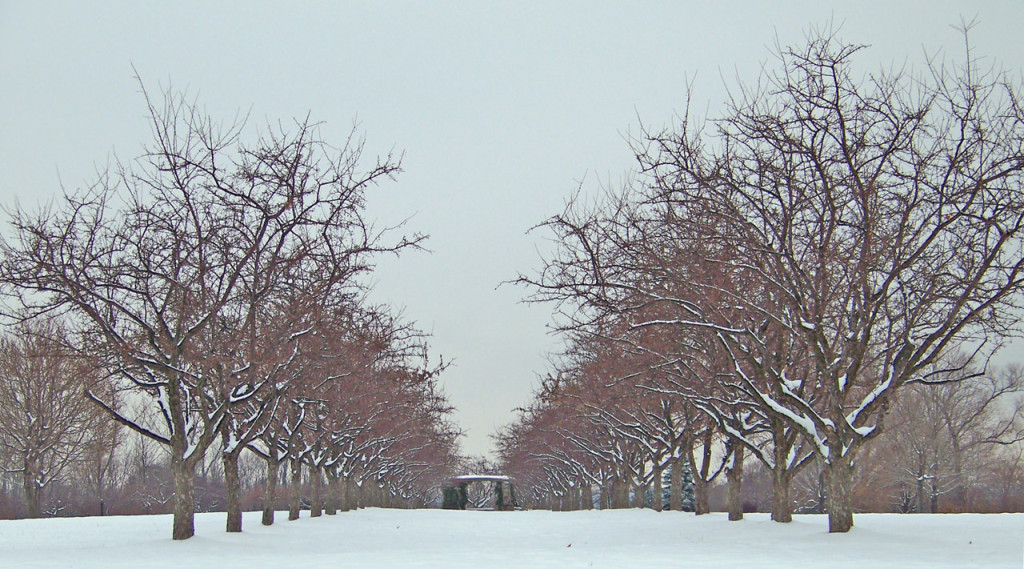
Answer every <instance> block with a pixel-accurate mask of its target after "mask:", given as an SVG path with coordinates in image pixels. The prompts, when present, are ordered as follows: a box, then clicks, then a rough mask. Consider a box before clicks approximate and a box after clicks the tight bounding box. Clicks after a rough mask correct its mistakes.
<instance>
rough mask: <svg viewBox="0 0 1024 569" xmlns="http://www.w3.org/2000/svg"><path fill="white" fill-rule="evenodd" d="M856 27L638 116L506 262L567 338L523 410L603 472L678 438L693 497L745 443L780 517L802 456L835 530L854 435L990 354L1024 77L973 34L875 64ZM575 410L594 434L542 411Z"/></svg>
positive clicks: (1005, 273) (1018, 280)
mask: <svg viewBox="0 0 1024 569" xmlns="http://www.w3.org/2000/svg"><path fill="white" fill-rule="evenodd" d="M965 36H966V31H965ZM861 50H862V47H861V46H856V45H850V44H846V43H843V42H841V41H839V40H837V39H836V38H835V37H834V35H833V34H831V33H824V34H817V35H812V36H811V37H810V38H809V40H808V42H807V44H806V45H802V46H798V47H792V48H780V49H778V50H777V54H776V55H777V59H778V67H777V68H776V70H775V71H766V72H765V73H764V74H763V75H762V76H761V77H760V78H759V79H758V81H757V82H756V83H754V84H741V85H739V86H738V87H736V88H735V89H734V90H733V92H732V94H731V97H730V99H729V102H728V105H727V107H726V109H725V112H724V113H723V114H722V115H721V117H720V118H717V119H713V120H708V121H705V122H702V121H700V120H697V119H695V118H694V117H692V116H690V115H689V113H687V114H685V115H684V116H683V117H682V118H681V119H680V121H679V124H676V125H674V126H673V127H671V128H667V129H665V130H661V131H655V130H651V129H647V128H644V129H643V135H642V137H641V138H640V139H638V140H636V141H635V142H634V151H635V154H636V158H637V161H638V164H639V173H638V175H637V176H636V178H635V179H634V180H632V181H631V182H630V183H629V184H627V185H626V187H625V188H624V189H623V190H621V191H609V192H608V193H607V196H606V197H605V199H603V200H600V201H597V202H595V203H584V202H583V201H582V199H579V198H578V199H575V200H572V201H571V202H570V203H569V205H568V206H567V207H566V209H565V211H564V212H563V213H562V214H559V215H557V216H555V217H553V218H551V219H550V220H548V221H547V222H545V223H544V224H542V226H543V227H545V228H547V229H549V230H550V231H551V232H552V233H553V235H554V239H555V241H556V243H557V249H556V251H555V253H554V254H553V255H552V256H550V257H549V258H547V259H545V264H544V268H543V270H542V271H541V272H540V273H539V274H538V275H536V276H523V277H522V278H521V279H520V282H522V283H525V284H526V285H528V286H530V287H531V288H532V290H533V297H532V298H533V299H534V300H536V301H544V302H551V303H554V304H555V305H556V307H557V311H556V312H557V314H558V316H559V318H560V320H559V326H560V329H561V330H563V331H564V332H565V333H566V334H567V335H568V338H569V342H568V343H569V345H570V346H571V349H570V352H575V353H576V354H573V357H572V358H570V362H571V363H570V365H568V366H566V367H567V369H565V370H562V371H561V372H560V373H559V374H558V375H557V376H556V377H555V378H554V379H553V380H552V383H554V384H555V386H556V387H558V389H553V388H552V389H547V390H546V392H545V393H544V394H542V397H541V398H540V400H539V401H538V404H537V405H536V406H535V407H536V408H535V409H534V408H531V409H530V411H529V412H528V413H527V414H526V415H525V416H524V420H523V422H522V423H524V424H526V425H531V424H533V423H534V422H538V423H540V424H541V425H542V426H539V427H537V428H536V429H526V430H527V431H536V430H537V429H539V430H540V432H546V431H547V432H556V433H560V434H565V436H566V438H568V439H569V441H570V442H571V443H573V444H574V445H575V447H577V448H578V447H582V446H585V445H586V444H592V443H595V448H594V449H587V452H588V453H589V454H591V455H601V454H604V455H606V456H607V457H608V459H607V461H609V462H610V463H614V464H615V468H618V469H619V470H620V472H618V473H616V474H615V476H617V479H619V480H627V479H630V476H632V478H633V479H637V480H639V479H643V478H645V477H644V476H641V473H640V472H633V473H624V472H621V471H622V470H623V469H625V468H627V465H631V466H629V467H630V468H633V469H641V470H642V469H643V468H652V466H651V465H654V466H653V468H658V467H659V466H660V465H661V464H662V463H663V458H661V457H663V456H672V457H674V458H675V457H679V456H686V457H688V460H689V463H690V465H691V467H692V470H693V479H694V483H695V487H696V488H697V489H698V498H697V506H696V508H697V510H698V511H701V510H703V509H705V504H703V503H702V498H700V497H699V496H700V494H701V492H700V490H699V489H700V488H701V487H702V486H703V485H706V484H707V483H709V482H710V481H711V480H712V479H713V478H714V477H715V476H716V475H717V474H718V473H720V472H724V473H725V476H726V477H728V478H729V479H730V480H739V479H740V477H741V476H742V469H743V465H744V463H745V458H746V457H747V456H750V457H753V458H755V459H756V460H758V461H759V462H760V463H761V465H763V467H764V468H765V469H766V470H767V471H768V472H770V473H771V478H772V483H773V500H772V517H773V519H775V520H777V521H788V520H789V519H791V512H792V500H791V499H790V497H789V495H788V493H789V488H790V484H791V481H792V479H793V477H794V476H795V475H796V474H797V473H798V472H799V471H800V470H801V469H802V468H804V467H805V466H806V465H807V464H809V463H810V462H812V461H813V462H815V463H816V464H818V465H820V468H821V469H822V473H823V487H824V491H823V494H824V500H825V509H826V510H827V512H828V515H829V529H830V531H832V532H845V531H848V530H849V529H850V527H852V525H853V510H852V497H851V492H852V490H853V488H854V481H855V477H856V475H857V474H859V473H861V472H862V470H861V469H860V463H859V461H858V457H860V456H862V455H864V453H865V449H866V448H867V447H868V443H869V442H871V441H872V440H874V439H876V438H877V437H879V436H880V435H881V434H882V432H883V423H884V422H885V420H886V417H887V415H888V414H889V413H888V412H889V411H890V409H892V407H893V405H895V404H896V403H897V402H898V401H899V400H900V397H899V395H900V394H901V393H904V392H907V391H908V389H909V388H910V387H911V386H914V385H932V384H934V385H943V384H949V383H959V382H963V383H965V384H969V383H972V382H976V381H977V380H978V379H979V378H981V377H986V376H987V372H988V371H989V370H988V368H987V366H986V362H987V361H988V358H989V357H990V356H991V355H992V354H993V353H994V352H995V351H996V349H997V348H998V347H999V346H1000V345H1001V344H1002V343H1003V341H1004V339H1005V338H1008V337H1012V336H1014V335H1016V334H1018V333H1019V323H1020V314H1021V312H1020V310H1021V308H1022V307H1021V300H1022V296H1021V291H1022V288H1024V272H1022V269H1024V255H1022V253H1021V251H1022V246H1024V241H1022V239H1021V237H1022V231H1024V109H1022V108H1021V106H1020V104H1019V101H1020V97H1019V96H1020V93H1021V87H1020V85H1019V83H1018V82H1016V81H1015V80H1014V79H1013V78H1012V77H1011V76H1009V75H1008V74H1004V73H999V72H996V71H994V70H993V69H992V68H990V67H983V66H982V64H981V63H980V61H979V60H978V59H976V58H975V57H974V55H973V54H972V53H971V52H970V50H969V49H968V50H967V58H966V60H965V61H963V62H962V63H959V64H957V65H955V66H951V65H949V64H946V63H944V62H941V61H938V60H932V61H930V62H929V63H928V64H927V65H926V66H925V67H924V68H923V69H921V70H918V71H917V72H913V71H908V70H906V69H895V68H891V69H883V70H881V71H879V72H877V73H873V74H868V75H861V74H859V73H858V72H857V71H856V70H855V68H854V66H853V60H854V59H855V56H856V55H857V54H858V53H859V52H860V51H861ZM957 350H961V351H962V353H964V354H966V355H965V356H963V357H953V355H952V354H953V353H954V352H955V351H957ZM577 354H578V355H577ZM634 388H638V389H640V390H641V391H642V392H643V393H644V394H643V395H641V396H638V395H637V394H636V393H635V389H634ZM631 390H632V391H633V392H632V393H631ZM548 392H550V394H554V396H555V397H556V399H559V398H560V399H566V400H567V401H569V402H571V403H569V402H566V403H561V404H555V405H552V404H551V402H550V401H549V399H550V397H547V398H546V397H545V396H547V395H549V393H548ZM573 412H575V413H580V412H583V413H585V414H589V415H590V416H592V417H597V418H598V419H600V420H599V421H598V422H597V423H596V424H595V425H594V427H593V431H594V432H593V433H591V434H590V435H589V436H587V441H588V442H587V443H577V441H575V439H574V438H573V437H574V436H578V431H579V430H580V429H582V428H583V427H578V428H576V429H573V430H572V431H565V430H564V429H557V428H550V429H549V428H548V427H546V426H543V425H545V424H547V423H548V419H549V418H548V415H549V414H551V413H554V414H555V417H554V418H552V419H551V421H553V422H555V423H559V422H564V421H566V420H567V419H561V418H559V417H558V414H559V413H569V414H570V415H571V414H572V413H573ZM904 419H907V420H915V419H911V418H910V417H904ZM568 421H570V422H571V420H568ZM520 427H521V426H520V425H517V426H516V427H515V428H513V429H512V431H513V432H510V433H506V435H507V436H504V435H503V437H502V440H503V441H506V440H508V441H511V442H510V443H509V444H506V445H505V446H506V447H508V448H507V449H506V450H505V451H504V452H505V454H506V455H507V456H516V453H517V452H518V449H519V447H518V445H519V442H518V441H519V440H520V438H521V437H520V434H519V433H518V432H515V431H518V430H519V429H520ZM1011 430H1012V429H1011ZM1011 430H1008V431H1007V432H1006V433H1004V434H1005V435H1007V436H1006V437H1004V438H1003V439H1001V440H1003V442H1012V441H1013V440H1014V439H1016V438H1019V437H1017V436H1016V435H1018V434H1019V433H1018V432H1010V431H1011ZM570 433H571V434H570ZM674 439H678V440H674ZM616 441H634V442H635V443H636V444H635V445H633V447H632V448H634V449H636V450H635V451H636V452H641V453H645V456H644V457H643V458H641V459H627V458H626V453H627V451H625V450H624V449H623V448H620V446H619V443H618V442H616ZM564 463H565V464H575V462H574V461H570V460H565V461H564ZM549 464H550V463H549ZM608 475H609V473H604V474H603V476H606V477H607V476H608ZM654 479H655V480H657V479H658V477H657V476H655V477H654ZM733 513H734V514H739V513H741V512H736V511H734V512H733Z"/></svg>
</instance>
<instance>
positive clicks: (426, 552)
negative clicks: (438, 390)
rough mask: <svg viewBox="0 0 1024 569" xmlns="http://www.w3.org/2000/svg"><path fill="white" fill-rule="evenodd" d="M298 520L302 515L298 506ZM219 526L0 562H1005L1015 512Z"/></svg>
mask: <svg viewBox="0 0 1024 569" xmlns="http://www.w3.org/2000/svg"><path fill="white" fill-rule="evenodd" d="M303 514H304V515H306V514H307V512H303ZM278 519H279V521H278V522H277V523H276V524H275V525H274V526H272V527H263V526H261V525H260V524H259V514H258V513H255V512H254V513H247V514H246V515H245V523H244V527H245V531H244V532H243V533H241V534H233V535H229V534H226V533H224V531H223V527H224V516H223V514H201V515H198V516H196V537H194V538H192V539H190V540H188V541H185V542H172V541H171V540H170V533H171V518H170V516H144V517H107V518H71V519H48V520H18V521H0V566H2V567H17V568H19V569H23V568H27V567H62V568H63V567H74V568H83V569H92V568H97V569H99V568H103V569H108V568H109V569H113V568H118V567H132V568H140V569H145V568H150V567H173V568H176V569H185V568H192V567H212V568H216V569H228V568H231V567H244V568H245V569H257V568H261V567H268V568H274V569H281V568H282V567H313V566H319V567H339V568H344V569H358V568H364V567H366V568H369V567H438V568H440V567H444V568H449V567H474V568H477V567H481V568H483V567H487V568H494V567H507V568H517V569H518V568H523V567H559V568H562V567H609V568H622V567H666V568H668V567H672V568H675V567H743V568H744V569H749V568H751V567H757V568H774V567H786V568H793V567H798V568H805V567H826V566H827V567H829V568H839V567H856V568H858V569H867V568H876V567H901V568H905V567H950V568H953V567H956V568H958V569H962V568H966V567H1014V568H1019V567H1021V566H1022V554H1024V514H1003V515H973V514H965V515H904V516H900V515H879V514H861V515H857V516H856V518H855V523H856V527H855V528H854V529H853V531H852V532H850V533H849V534H846V535H829V534H828V533H827V532H826V530H827V527H828V524H827V520H826V519H825V517H823V516H796V519H795V521H794V522H793V523H792V524H788V525H782V524H775V523H772V522H771V521H769V520H768V517H767V515H765V514H753V515H748V518H747V519H746V520H744V521H742V522H738V523H730V522H728V521H727V520H726V518H725V515H724V514H712V515H710V516H704V517H701V518H696V517H695V516H694V515H693V514H684V513H676V512H665V513H661V514H659V513H655V512H652V511H649V510H617V511H605V512H598V511H592V512H573V513H558V512H543V511H536V512H458V511H444V510H381V509H368V510H361V511H358V512H347V513H343V514H339V515H337V516H324V517H322V518H318V519H310V518H306V517H303V518H302V519H300V520H298V521H296V522H288V521H286V519H285V515H283V514H282V515H280V516H279V518H278Z"/></svg>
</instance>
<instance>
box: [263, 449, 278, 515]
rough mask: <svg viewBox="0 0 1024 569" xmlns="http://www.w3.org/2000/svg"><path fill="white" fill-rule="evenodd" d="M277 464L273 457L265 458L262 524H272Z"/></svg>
mask: <svg viewBox="0 0 1024 569" xmlns="http://www.w3.org/2000/svg"><path fill="white" fill-rule="evenodd" d="M271 452H273V451H271ZM279 466H280V465H279V464H278V463H277V461H276V460H274V458H273V457H270V458H268V459H267V488H266V491H265V492H264V494H263V525H265V526H270V525H274V507H275V506H276V504H277V471H278V467H279Z"/></svg>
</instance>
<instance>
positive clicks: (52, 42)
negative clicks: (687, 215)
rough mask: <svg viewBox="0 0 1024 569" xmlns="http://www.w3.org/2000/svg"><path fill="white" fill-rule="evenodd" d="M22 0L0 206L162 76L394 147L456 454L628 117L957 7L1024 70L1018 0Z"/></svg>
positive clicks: (415, 300) (397, 300)
mask: <svg viewBox="0 0 1024 569" xmlns="http://www.w3.org/2000/svg"><path fill="white" fill-rule="evenodd" d="M209 4H212V3H198V2H197V3H192V2H169V3H155V2H30V1H24V2H14V1H5V0H0V203H3V204H5V205H7V204H11V203H13V202H14V200H19V201H20V202H21V203H22V204H23V205H32V204H34V203H36V202H38V201H42V200H46V199H49V198H51V197H52V196H54V195H57V194H58V192H59V188H60V185H59V184H60V182H59V181H63V184H64V185H65V186H66V187H67V188H76V187H80V186H82V185H84V184H86V183H88V182H89V181H90V180H91V179H93V178H94V173H95V171H96V168H97V167H102V166H103V165H104V164H106V163H107V161H108V159H109V158H110V157H111V156H112V155H113V153H114V152H115V151H116V153H117V154H118V155H119V156H120V157H122V158H133V157H134V156H135V155H136V154H137V152H138V150H139V147H140V145H141V144H142V143H143V142H146V141H147V138H148V136H149V130H148V127H147V124H146V121H145V107H144V104H143V101H142V98H141V97H140V95H139V92H138V91H139V89H138V85H137V84H136V83H135V82H134V81H133V79H132V65H134V66H135V68H136V69H137V70H138V72H139V74H140V75H141V76H142V78H143V80H144V81H145V82H146V84H147V86H148V87H149V88H150V89H153V90H156V89H157V88H159V87H160V86H161V85H162V86H166V85H167V84H168V83H170V84H171V85H173V86H174V87H175V88H177V89H184V88H188V89H189V90H190V92H192V93H193V94H197V95H198V96H199V100H200V102H201V104H203V105H205V107H206V108H207V110H208V111H209V112H210V113H211V114H213V115H215V116H218V117H223V118H224V119H225V120H230V119H231V118H232V117H234V116H235V114H236V111H238V110H239V109H240V110H242V111H243V112H246V111H251V118H252V122H253V123H254V126H256V125H259V124H260V123H264V122H266V121H267V120H272V121H277V120H278V119H281V120H289V119H291V118H292V117H297V116H298V117H302V116H305V115H306V114H307V113H309V114H310V115H311V117H312V118H314V119H316V120H321V121H325V122H326V125H325V127H324V131H323V134H324V136H325V137H326V138H327V139H328V140H335V141H338V142H340V141H341V140H342V139H343V137H344V136H345V135H346V133H347V132H348V130H349V129H350V128H351V126H352V124H353V121H358V123H359V124H360V126H361V129H362V131H363V132H364V133H365V134H366V137H367V147H368V149H369V150H370V151H371V153H381V152H386V151H388V150H390V149H395V150H396V151H399V152H404V153H405V160H404V170H405V172H404V173H403V174H401V176H400V177H399V179H398V182H397V183H393V184H388V185H386V186H384V187H381V188H377V189H376V190H375V191H374V195H372V196H371V198H370V204H369V208H370V211H371V214H372V215H374V216H376V217H377V218H378V219H380V220H381V223H383V224H389V223H395V222H398V221H401V220H402V219H405V218H411V220H410V222H409V224H408V227H409V229H410V230H412V231H421V232H424V233H428V234H430V235H431V239H430V241H429V242H428V247H429V248H430V249H432V250H433V253H431V254H427V253H411V254H408V255H406V256H403V257H402V258H401V259H398V260H396V261H393V260H385V261H384V262H382V263H381V264H380V267H379V271H378V275H377V277H376V298H377V299H379V300H382V301H388V302H390V303H393V304H396V305H398V306H404V307H405V314H406V316H407V317H408V318H409V319H412V320H414V321H416V322H417V323H418V324H419V325H420V327H421V328H423V329H425V330H427V331H429V332H431V333H433V335H434V337H433V340H432V345H433V347H434V351H435V352H436V353H441V354H444V355H445V357H446V358H454V359H455V362H456V364H455V367H453V368H452V369H451V370H450V371H449V372H448V373H447V374H446V376H445V378H444V385H445V388H446V391H447V393H448V394H449V396H450V398H451V401H452V403H453V404H454V405H456V406H457V407H458V412H457V414H456V416H455V419H456V420H457V421H458V422H459V423H460V425H461V426H462V427H463V428H464V429H465V430H466V431H467V437H466V438H465V440H464V449H465V450H466V451H467V452H469V453H472V454H481V453H485V452H488V451H489V450H490V448H491V443H490V440H489V439H488V435H489V434H490V433H491V432H493V430H494V429H495V428H496V427H499V426H501V425H503V424H505V423H507V422H508V421H510V420H511V419H512V418H513V413H512V410H513V408H514V407H516V406H517V405H522V404H524V403H525V402H527V401H528V400H529V398H530V395H531V392H532V390H533V388H534V387H535V385H536V377H537V374H539V373H542V372H543V371H544V370H545V368H546V361H545V354H546V353H548V352H549V351H551V350H552V349H554V347H555V340H554V339H553V338H552V337H550V336H549V335H548V334H547V331H546V328H545V325H546V323H547V322H548V313H549V310H548V308H546V307H542V306H527V305H523V304H520V303H519V300H520V299H521V297H522V296H523V294H524V291H523V290H521V289H519V288H516V287H514V286H507V285H506V286H502V287H500V288H496V287H498V285H499V283H501V282H502V281H505V280H508V279H512V278H514V277H515V276H516V274H517V272H520V271H523V272H530V271H533V270H536V269H537V268H538V266H539V261H538V259H539V256H538V251H539V250H544V249H545V248H546V247H547V246H548V245H547V244H546V243H545V242H544V240H543V235H535V234H531V235H527V234H526V230H527V229H528V228H529V227H531V226H532V225H534V224H536V223H538V222H540V221H542V220H543V219H544V218H546V217H548V216H550V215H552V214H554V213H557V212H558V211H559V210H560V208H561V207H562V204H563V202H564V200H565V198H566V197H568V196H569V195H570V194H571V193H572V192H573V191H574V190H575V189H576V188H577V186H579V185H580V184H582V186H583V188H584V189H585V190H589V191H597V190H598V189H599V187H600V186H601V185H602V184H605V185H607V184H609V183H610V184H612V185H614V184H617V183H618V182H619V181H620V180H622V178H623V177H624V175H625V173H626V172H627V171H628V170H629V169H630V168H631V167H632V160H631V155H630V152H629V147H628V145H627V143H626V141H625V139H626V137H627V136H628V135H629V133H630V132H636V130H637V121H638V118H639V119H642V120H643V121H644V123H646V124H652V125H655V126H661V125H664V124H667V123H669V122H670V121H671V120H672V118H673V116H674V114H676V113H679V112H681V111H682V110H683V106H684V103H685V93H686V86H687V83H688V82H689V83H692V84H693V87H694V91H693V92H694V101H695V102H696V105H697V106H698V107H699V108H700V109H702V110H703V109H708V110H709V114H715V113H717V110H716V109H717V108H718V105H719V104H720V102H721V97H722V95H723V92H724V90H723V84H724V83H730V84H731V83H733V82H734V78H735V77H737V76H742V77H750V78H753V77H754V76H755V75H756V73H757V71H758V70H759V68H760V65H761V63H762V62H764V61H766V60H768V59H769V52H768V48H769V47H770V46H771V45H772V44H773V43H774V42H775V39H776V38H778V39H779V41H780V42H781V43H783V44H790V43H798V42H800V41H801V39H802V38H803V37H804V32H805V31H806V30H807V29H809V27H811V26H821V25H823V24H824V23H826V22H827V21H828V20H829V19H833V20H834V21H836V22H838V23H841V24H842V28H841V33H840V35H841V37H843V38H844V39H846V40H847V41H851V42H857V43H865V44H869V45H871V49H870V50H868V51H867V52H866V53H864V55H863V56H862V57H861V61H862V63H863V65H864V69H866V70H869V71H870V70H873V69H875V68H876V66H877V65H878V64H879V63H881V62H891V61H896V62H897V63H901V64H902V63H903V62H907V63H911V64H920V63H921V61H922V55H923V50H924V48H925V47H927V48H928V49H929V51H934V50H936V49H940V48H942V49H944V50H945V51H946V52H947V53H949V54H950V55H954V56H958V55H960V54H961V50H962V38H961V37H960V36H959V35H958V33H957V32H956V31H955V30H953V29H952V28H951V27H950V25H951V24H956V23H958V22H959V21H960V20H961V17H966V18H967V19H968V20H970V19H972V18H975V17H977V20H978V25H977V27H976V29H975V32H974V34H973V36H972V42H973V44H974V48H975V50H976V54H977V55H981V56H986V57H990V58H993V59H994V60H997V61H998V62H1000V63H1001V64H1002V65H1003V66H1005V67H1007V68H1009V69H1012V70H1020V69H1022V68H1024V34H1021V33H1020V25H1021V23H1022V22H1024V2H1020V1H1019V0H1013V1H1010V0H1007V1H990V2H950V1H935V0H932V1H920V2H895V1H892V0H890V1H888V2H874V1H872V2H849V1H846V2H812V1H808V2H795V1H794V2H709V1H707V0H704V1H701V2H682V1H678V2H643V3H638V2H622V3H608V2H573V3H569V2H558V3H539V2H536V3H535V2H507V3H501V4H499V3H488V2H465V3H450V2H424V3H412V2H392V3H387V4H385V3H383V2H323V3H303V4H301V5H299V4H298V3H285V2H244V3H243V2H239V3H230V2H223V3H217V4H216V5H215V6H210V5H209Z"/></svg>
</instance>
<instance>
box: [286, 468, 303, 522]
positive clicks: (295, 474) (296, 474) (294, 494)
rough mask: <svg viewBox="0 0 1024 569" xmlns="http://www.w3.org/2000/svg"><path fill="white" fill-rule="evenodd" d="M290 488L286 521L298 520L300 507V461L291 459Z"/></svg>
mask: <svg viewBox="0 0 1024 569" xmlns="http://www.w3.org/2000/svg"><path fill="white" fill-rule="evenodd" d="M291 472H292V477H291V482H290V484H291V487H290V488H289V489H288V490H289V492H290V493H291V494H290V499H289V500H288V521H293V520H297V519H299V509H300V508H301V507H302V461H301V460H295V459H292V461H291Z"/></svg>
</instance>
